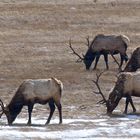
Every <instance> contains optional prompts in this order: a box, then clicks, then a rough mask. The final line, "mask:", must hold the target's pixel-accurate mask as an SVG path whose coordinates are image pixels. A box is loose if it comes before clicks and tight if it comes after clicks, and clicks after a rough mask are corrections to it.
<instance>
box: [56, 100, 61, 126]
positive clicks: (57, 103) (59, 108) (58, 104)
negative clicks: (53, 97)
mask: <svg viewBox="0 0 140 140" xmlns="http://www.w3.org/2000/svg"><path fill="white" fill-rule="evenodd" d="M56 106H57V109H58V111H59V124H61V123H62V105H61V103H60V102H56Z"/></svg>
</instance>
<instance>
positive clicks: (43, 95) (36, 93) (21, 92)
mask: <svg viewBox="0 0 140 140" xmlns="http://www.w3.org/2000/svg"><path fill="white" fill-rule="evenodd" d="M62 89H63V84H62V82H61V81H60V80H58V79H56V78H49V79H35V80H32V79H29V80H25V81H24V82H23V83H22V84H21V85H20V86H19V88H18V89H17V91H16V93H15V95H14V96H13V98H12V99H11V101H10V103H9V104H8V105H7V106H4V104H3V102H2V100H1V99H0V106H1V108H2V110H1V114H0V117H1V116H2V114H5V115H6V117H7V121H8V124H9V125H11V124H12V123H13V122H14V120H15V119H16V117H17V115H18V114H19V113H20V112H21V109H22V108H23V106H28V116H29V119H28V122H27V124H28V125H31V115H32V110H33V106H34V104H36V103H39V104H42V105H44V104H46V103H48V104H49V107H50V114H49V117H48V120H47V122H46V124H48V123H49V122H50V120H51V118H52V115H53V113H54V111H55V105H56V106H57V108H58V111H59V123H62V106H61V95H62Z"/></svg>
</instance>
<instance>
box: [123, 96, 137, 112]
mask: <svg viewBox="0 0 140 140" xmlns="http://www.w3.org/2000/svg"><path fill="white" fill-rule="evenodd" d="M129 102H130V104H131V106H132V108H133V112H136V108H135V106H134V104H133V100H132V98H131V96H127V97H126V106H125V111H124V113H125V114H127V108H128V104H129Z"/></svg>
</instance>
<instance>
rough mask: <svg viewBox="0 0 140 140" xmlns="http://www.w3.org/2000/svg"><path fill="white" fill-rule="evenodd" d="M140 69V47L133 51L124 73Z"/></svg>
mask: <svg viewBox="0 0 140 140" xmlns="http://www.w3.org/2000/svg"><path fill="white" fill-rule="evenodd" d="M139 68H140V47H138V48H136V49H135V50H134V51H133V54H132V56H131V58H130V60H129V61H128V63H127V65H126V67H125V68H124V70H123V71H125V72H134V71H136V70H137V69H139Z"/></svg>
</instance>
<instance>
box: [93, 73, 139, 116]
mask: <svg viewBox="0 0 140 140" xmlns="http://www.w3.org/2000/svg"><path fill="white" fill-rule="evenodd" d="M100 76H101V74H100V75H97V80H93V82H94V83H95V84H96V86H97V88H98V89H99V92H98V93H99V94H101V96H102V97H103V100H101V101H99V103H105V104H106V107H107V113H108V114H111V113H112V112H113V110H114V109H115V108H116V107H117V105H118V103H119V101H120V100H121V98H122V97H125V98H126V106H125V110H124V113H125V114H126V113H127V108H128V104H129V103H130V104H131V106H132V108H133V112H136V109H135V106H134V104H133V101H132V98H131V97H132V96H136V97H140V86H139V85H140V72H139V71H137V72H122V73H120V74H119V75H118V79H117V82H116V84H115V86H114V88H113V89H112V91H111V92H110V94H109V98H108V100H106V98H105V96H104V94H103V93H102V91H101V88H100V86H99V83H98V81H99V77H100ZM96 93H97V92H96Z"/></svg>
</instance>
